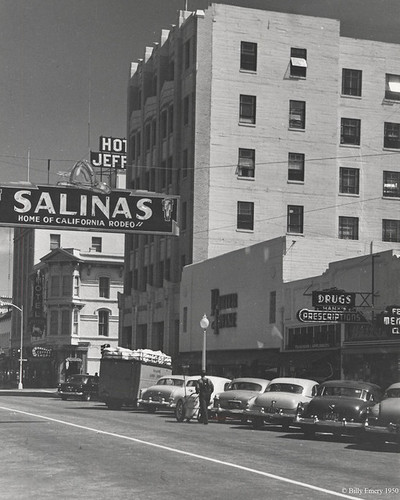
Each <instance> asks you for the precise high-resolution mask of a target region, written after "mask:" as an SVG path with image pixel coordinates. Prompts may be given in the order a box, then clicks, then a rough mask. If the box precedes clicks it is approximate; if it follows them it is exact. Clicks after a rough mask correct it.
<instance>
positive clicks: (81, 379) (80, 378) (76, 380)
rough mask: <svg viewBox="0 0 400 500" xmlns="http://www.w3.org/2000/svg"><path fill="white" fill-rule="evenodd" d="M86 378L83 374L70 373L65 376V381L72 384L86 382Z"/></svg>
mask: <svg viewBox="0 0 400 500" xmlns="http://www.w3.org/2000/svg"><path fill="white" fill-rule="evenodd" d="M88 380H89V378H88V377H85V376H84V375H70V376H69V377H68V378H67V382H71V383H73V384H86V383H87V381H88Z"/></svg>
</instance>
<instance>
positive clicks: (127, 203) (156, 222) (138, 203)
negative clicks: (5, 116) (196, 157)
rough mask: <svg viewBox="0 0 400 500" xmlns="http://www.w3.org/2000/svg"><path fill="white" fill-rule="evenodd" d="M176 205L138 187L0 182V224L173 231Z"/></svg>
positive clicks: (173, 200)
mask: <svg viewBox="0 0 400 500" xmlns="http://www.w3.org/2000/svg"><path fill="white" fill-rule="evenodd" d="M178 203H179V197H177V196H163V195H158V194H154V193H147V192H143V191H130V190H122V189H115V190H112V191H110V192H109V193H103V192H98V191H94V190H91V189H81V188H75V187H69V186H68V187H65V186H48V185H44V186H36V185H33V184H28V185H27V186H21V185H20V186H17V187H15V186H14V185H13V186H5V185H3V186H2V185H0V225H2V226H13V227H19V226H29V227H34V228H42V229H74V230H77V229H79V230H85V231H87V230H90V229H92V230H94V231H107V232H118V233H125V232H131V233H148V234H168V235H178V234H179V228H178Z"/></svg>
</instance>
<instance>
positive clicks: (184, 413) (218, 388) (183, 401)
mask: <svg viewBox="0 0 400 500" xmlns="http://www.w3.org/2000/svg"><path fill="white" fill-rule="evenodd" d="M207 378H208V379H210V380H211V382H212V383H213V386H214V391H213V393H212V394H211V398H210V405H209V407H208V409H209V411H210V410H211V409H212V408H213V406H214V397H215V395H216V394H218V393H220V392H223V391H225V390H226V389H227V388H228V386H229V384H230V383H231V380H230V379H229V378H225V377H216V376H214V375H207ZM197 380H198V378H197V379H193V380H189V382H188V383H187V387H188V388H189V387H192V388H194V392H190V394H189V393H187V394H186V396H185V395H184V396H183V397H181V398H179V399H178V401H177V402H176V408H175V417H176V419H177V420H178V422H183V420H185V419H186V420H190V419H191V418H192V417H193V416H194V415H195V414H196V413H197V410H198V408H199V402H198V398H194V399H193V397H194V394H195V391H196V382H197ZM188 402H189V403H190V404H189V405H188ZM185 405H186V408H185ZM189 408H190V409H189Z"/></svg>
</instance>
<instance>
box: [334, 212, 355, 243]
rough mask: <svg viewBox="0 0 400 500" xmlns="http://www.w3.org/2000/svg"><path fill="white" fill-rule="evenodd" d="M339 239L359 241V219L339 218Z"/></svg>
mask: <svg viewBox="0 0 400 500" xmlns="http://www.w3.org/2000/svg"><path fill="white" fill-rule="evenodd" d="M339 238H340V239H341V240H358V217H339Z"/></svg>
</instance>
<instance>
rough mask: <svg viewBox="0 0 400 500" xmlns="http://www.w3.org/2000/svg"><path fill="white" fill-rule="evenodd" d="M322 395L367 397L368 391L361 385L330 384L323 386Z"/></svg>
mask: <svg viewBox="0 0 400 500" xmlns="http://www.w3.org/2000/svg"><path fill="white" fill-rule="evenodd" d="M320 395H321V396H345V397H348V398H357V399H366V396H367V391H365V390H363V389H360V388H359V387H343V386H328V387H322V389H321V393H320Z"/></svg>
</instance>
